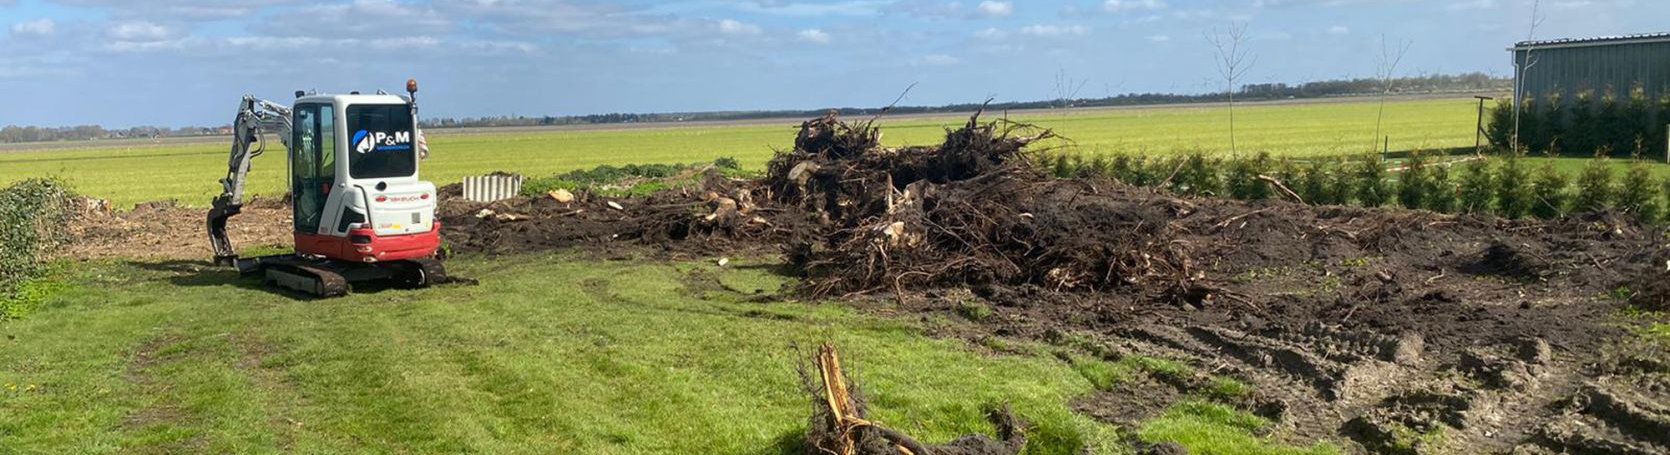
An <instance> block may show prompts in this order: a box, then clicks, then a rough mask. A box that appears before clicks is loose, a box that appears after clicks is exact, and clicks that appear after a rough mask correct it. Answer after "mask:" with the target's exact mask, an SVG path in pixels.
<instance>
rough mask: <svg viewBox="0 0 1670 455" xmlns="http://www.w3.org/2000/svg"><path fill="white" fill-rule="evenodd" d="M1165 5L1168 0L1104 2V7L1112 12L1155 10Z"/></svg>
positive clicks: (1108, 0) (1113, 0) (1116, 0)
mask: <svg viewBox="0 0 1670 455" xmlns="http://www.w3.org/2000/svg"><path fill="white" fill-rule="evenodd" d="M1165 7H1166V2H1165V1H1164V0H1107V1H1104V2H1102V9H1104V10H1107V11H1108V12H1110V13H1123V12H1126V11H1153V10H1157V9H1164V8H1165Z"/></svg>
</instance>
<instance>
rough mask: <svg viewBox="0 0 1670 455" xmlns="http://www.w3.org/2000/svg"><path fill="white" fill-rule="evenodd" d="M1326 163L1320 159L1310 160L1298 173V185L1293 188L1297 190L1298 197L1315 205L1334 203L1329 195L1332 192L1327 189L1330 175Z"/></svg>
mask: <svg viewBox="0 0 1670 455" xmlns="http://www.w3.org/2000/svg"><path fill="white" fill-rule="evenodd" d="M1327 163H1328V161H1326V160H1321V159H1315V160H1311V161H1310V163H1309V164H1306V165H1305V168H1304V171H1302V172H1301V173H1300V175H1299V187H1298V188H1294V189H1295V190H1298V192H1299V197H1302V198H1305V202H1309V203H1311V204H1315V205H1329V204H1335V203H1336V202H1335V201H1334V199H1333V198H1332V197H1331V196H1332V195H1333V192H1332V191H1329V190H1328V181H1329V179H1330V175H1329V168H1328V166H1327Z"/></svg>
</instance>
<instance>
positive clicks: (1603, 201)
mask: <svg viewBox="0 0 1670 455" xmlns="http://www.w3.org/2000/svg"><path fill="white" fill-rule="evenodd" d="M1609 154H1610V151H1609V150H1600V151H1597V152H1596V153H1595V159H1593V160H1589V164H1588V165H1585V166H1583V172H1582V173H1580V174H1578V175H1577V195H1576V196H1575V197H1573V198H1572V204H1571V205H1572V207H1571V209H1572V210H1574V211H1578V212H1593V211H1599V210H1606V208H1607V207H1608V206H1609V205H1610V203H1611V201H1612V198H1613V196H1612V193H1613V188H1612V165H1611V164H1608V163H1607V155H1609Z"/></svg>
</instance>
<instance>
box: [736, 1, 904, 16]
mask: <svg viewBox="0 0 1670 455" xmlns="http://www.w3.org/2000/svg"><path fill="white" fill-rule="evenodd" d="M893 3H894V1H893V0H847V1H837V2H828V3H813V2H790V1H781V0H760V1H753V2H731V3H730V6H732V7H734V8H736V9H737V10H740V11H745V12H749V13H756V14H775V15H781V16H804V17H819V16H875V15H879V14H881V10H882V8H883V7H886V6H889V5H892V4H893Z"/></svg>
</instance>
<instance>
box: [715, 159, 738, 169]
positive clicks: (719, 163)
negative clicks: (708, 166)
mask: <svg viewBox="0 0 1670 455" xmlns="http://www.w3.org/2000/svg"><path fill="white" fill-rule="evenodd" d="M713 167H716V168H720V169H728V170H732V171H735V170H741V169H742V163H740V162H737V160H736V158H731V157H728V156H721V157H719V158H715V159H714V160H713Z"/></svg>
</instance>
